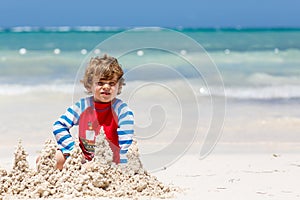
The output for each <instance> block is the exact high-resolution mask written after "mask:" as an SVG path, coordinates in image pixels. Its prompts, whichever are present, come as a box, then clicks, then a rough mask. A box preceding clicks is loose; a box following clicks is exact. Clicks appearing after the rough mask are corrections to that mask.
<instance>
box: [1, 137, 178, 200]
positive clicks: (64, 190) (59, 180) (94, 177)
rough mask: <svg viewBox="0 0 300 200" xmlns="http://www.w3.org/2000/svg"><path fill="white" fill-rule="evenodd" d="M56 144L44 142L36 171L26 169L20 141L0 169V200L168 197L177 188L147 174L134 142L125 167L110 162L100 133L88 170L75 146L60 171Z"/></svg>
mask: <svg viewBox="0 0 300 200" xmlns="http://www.w3.org/2000/svg"><path fill="white" fill-rule="evenodd" d="M56 149H57V146H56V143H54V142H53V141H52V140H47V141H46V142H45V145H44V148H43V149H42V152H41V157H40V160H39V162H38V164H37V166H36V170H34V169H30V168H29V164H28V162H27V156H28V155H27V153H26V151H25V150H24V148H23V147H22V143H21V141H19V144H18V146H17V148H16V151H15V161H14V165H13V169H12V170H11V171H6V170H4V169H1V168H0V200H2V199H10V198H12V197H13V198H14V199H15V198H20V199H24V198H29V199H37V198H54V199H56V198H63V199H68V198H75V197H111V198H112V197H127V198H138V197H143V196H149V197H157V198H169V197H172V196H174V193H175V192H176V191H178V188H176V187H174V186H170V185H168V186H166V185H164V184H163V183H162V182H160V181H159V180H157V178H156V177H155V176H152V175H151V174H150V173H148V172H147V171H146V170H145V169H144V168H143V166H142V163H141V161H140V159H139V152H138V148H137V142H136V141H134V142H133V144H132V145H131V147H130V149H129V151H128V164H126V165H122V164H121V165H117V164H115V163H114V162H112V152H111V149H110V147H109V144H108V142H107V140H106V138H105V136H104V134H99V135H98V136H97V138H96V148H95V157H94V159H93V160H92V161H91V162H90V163H89V167H86V166H85V165H84V164H82V153H81V149H80V147H79V145H78V144H76V146H75V148H74V149H73V151H72V153H71V155H70V157H69V158H68V159H67V160H66V163H65V165H64V168H63V169H62V170H57V169H55V165H56V161H55V158H54V156H55V151H56Z"/></svg>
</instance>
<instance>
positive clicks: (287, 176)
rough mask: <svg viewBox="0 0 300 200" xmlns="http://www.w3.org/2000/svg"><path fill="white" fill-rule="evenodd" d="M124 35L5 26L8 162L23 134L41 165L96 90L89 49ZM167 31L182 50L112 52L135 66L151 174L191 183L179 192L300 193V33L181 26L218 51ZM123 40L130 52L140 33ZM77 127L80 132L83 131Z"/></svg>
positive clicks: (0, 156)
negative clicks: (73, 113)
mask: <svg viewBox="0 0 300 200" xmlns="http://www.w3.org/2000/svg"><path fill="white" fill-rule="evenodd" d="M177 31H178V30H177ZM120 32H122V30H117V31H116V30H108V31H86V30H79V31H78V30H72V29H70V31H67V32H66V31H64V32H59V29H58V30H55V29H54V30H51V31H50V32H49V31H48V30H37V29H34V30H32V31H28V29H26V32H22V30H19V31H18V32H14V31H13V30H4V31H2V32H0V52H1V55H0V72H1V73H0V111H1V115H0V123H1V126H0V135H1V144H0V168H1V169H5V170H7V171H10V170H12V168H13V165H14V152H15V151H16V148H17V146H18V141H19V140H21V141H22V146H23V147H24V149H25V151H26V152H27V153H28V157H27V160H28V163H29V166H30V169H32V170H36V164H35V160H36V158H37V157H38V156H39V155H40V154H41V152H42V150H43V148H44V143H45V141H46V140H48V139H54V137H53V134H52V125H53V123H54V122H55V121H56V120H57V119H58V117H59V116H60V115H61V114H63V113H64V112H65V110H66V108H67V107H68V106H71V105H73V104H74V103H75V102H76V101H77V100H78V99H79V98H80V97H83V96H85V95H86V94H85V93H84V91H83V87H82V85H81V84H80V78H81V76H82V74H83V65H84V62H86V60H87V57H89V56H97V55H101V54H102V53H103V52H104V50H103V49H104V48H101V47H105V45H107V46H109V45H108V44H110V43H109V42H108V43H105V44H102V45H104V46H101V42H102V41H103V40H105V39H106V38H109V37H110V36H112V35H114V34H116V35H117V34H118V33H120ZM155 33H156V34H161V37H155V38H158V40H159V39H160V40H159V41H155V44H160V43H162V44H163V45H164V48H165V49H167V50H170V51H167V50H164V49H151V48H146V47H141V49H137V48H134V49H133V50H131V51H128V52H126V53H124V54H120V52H118V51H112V53H115V55H120V57H119V58H120V59H119V60H120V62H121V64H123V65H122V66H123V68H124V71H125V79H126V85H125V86H124V88H123V91H122V93H121V94H120V95H119V96H118V97H119V98H121V99H123V100H124V101H125V102H127V103H128V105H129V107H130V108H131V109H132V110H133V111H134V115H135V137H136V139H137V142H138V148H139V152H140V159H141V161H142V163H143V165H144V168H145V169H146V170H147V171H148V172H149V173H150V175H152V176H155V177H157V180H159V181H161V182H162V183H163V184H164V185H166V186H168V185H170V186H172V187H173V186H174V187H178V188H180V189H178V190H177V191H175V192H174V196H173V197H172V198H171V199H212V200H214V199H216V200H218V199H249V200H250V199H251V200H252V199H300V192H299V190H298V185H299V183H300V181H299V180H298V178H297V177H299V174H300V156H299V155H300V145H299V144H300V137H299V133H300V131H299V125H300V115H299V110H300V70H299V69H300V68H299V65H300V60H299V55H300V50H299V49H300V44H298V43H299V42H298V41H300V40H299V38H300V31H299V30H294V29H291V30H289V29H287V30H286V29H283V30H282V29H271V30H270V29H267V30H265V29H262V30H257V29H254V30H236V29H229V30H227V29H226V30H219V29H216V30H215V29H209V30H207V29H205V30H202V29H195V30H194V29H191V30H190V29H184V30H181V33H180V34H186V35H188V36H189V37H192V38H193V39H194V40H195V41H197V42H199V43H200V44H202V45H203V47H204V48H205V49H206V51H207V53H208V55H209V56H205V54H204V53H205V51H203V49H200V52H198V50H199V49H198V50H197V49H195V48H194V46H193V48H192V46H191V45H188V44H189V43H188V42H190V40H188V42H187V43H180V44H182V45H180V46H178V44H179V43H178V44H175V43H164V42H165V41H166V39H163V38H165V36H164V33H163V31H161V32H160V31H159V30H155ZM130 34H132V33H130ZM133 34H134V36H135V38H140V39H141V40H140V41H148V42H149V41H150V39H151V35H149V33H147V32H137V31H134V32H133ZM237 36H238V37H237ZM24 38H25V39H24ZM149 38H150V39H149ZM266 38H268V40H266ZM282 38H284V39H282ZM12 39H13V40H12ZM115 39H116V38H115ZM152 39H153V38H152ZM28 41H32V42H28ZM33 41H34V42H33ZM62 41H64V42H62ZM284 41H286V42H284ZM150 42H151V41H150ZM99 43H100V44H99ZM121 44H122V45H121V46H120V48H119V49H118V46H116V47H115V48H116V49H117V50H119V51H120V49H121V50H122V48H124V49H126V48H125V47H127V46H130V45H132V42H131V41H130V40H126V41H122V43H121ZM147 44H148V43H147ZM97 45H98V46H97ZM143 48H144V49H143ZM171 50H172V51H171ZM87 52H90V54H88V53H87ZM193 64H194V65H193ZM195 64H196V65H197V64H199V65H200V67H197V66H196V65H195ZM195 66H196V67H195ZM71 134H72V136H73V137H74V138H76V136H77V128H74V129H72V130H71ZM85 197H86V198H87V199H111V198H110V197H103V198H102V197H88V196H85ZM10 198H11V199H12V198H13V197H10ZM10 198H9V199H10ZM50 198H51V197H50ZM68 198H73V197H70V196H66V197H65V198H62V199H68ZM81 198H82V197H81ZM81 198H78V199H81ZM124 198H125V199H126V197H118V198H117V197H113V199H124ZM136 198H137V199H161V198H159V197H155V196H151V195H150V196H136ZM60 199H61V198H60ZM73 199H76V198H75V197H74V198H73ZM130 199H131V198H130Z"/></svg>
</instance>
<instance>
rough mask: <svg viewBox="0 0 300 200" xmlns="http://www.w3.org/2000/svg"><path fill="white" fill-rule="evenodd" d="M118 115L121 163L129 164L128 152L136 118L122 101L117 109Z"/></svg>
mask: <svg viewBox="0 0 300 200" xmlns="http://www.w3.org/2000/svg"><path fill="white" fill-rule="evenodd" d="M115 110H116V113H117V114H118V129H117V132H118V136H119V146H120V163H127V156H126V154H127V151H128V148H129V146H130V145H131V144H132V138H133V134H134V130H133V126H134V117H133V112H132V111H131V110H130V108H129V107H128V106H127V104H126V103H124V102H122V101H120V102H119V103H118V104H117V106H116V107H115Z"/></svg>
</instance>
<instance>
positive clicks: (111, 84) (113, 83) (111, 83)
mask: <svg viewBox="0 0 300 200" xmlns="http://www.w3.org/2000/svg"><path fill="white" fill-rule="evenodd" d="M116 84H117V83H116V82H109V85H110V86H115V85H116Z"/></svg>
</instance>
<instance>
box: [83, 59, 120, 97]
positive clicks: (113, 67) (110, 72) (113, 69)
mask: <svg viewBox="0 0 300 200" xmlns="http://www.w3.org/2000/svg"><path fill="white" fill-rule="evenodd" d="M123 74H124V72H123V70H122V68H121V66H120V65H119V63H118V60H117V59H116V58H114V57H111V56H109V55H107V54H105V55H104V56H103V57H99V56H97V57H93V58H91V59H90V62H89V64H88V65H87V68H86V70H85V73H84V76H83V79H82V80H81V83H83V85H84V87H85V89H86V90H87V93H88V94H91V93H92V85H93V82H94V81H95V79H96V78H97V79H98V80H100V79H104V80H111V79H113V78H114V77H115V76H116V77H117V80H118V82H119V90H118V94H120V93H121V90H122V86H123V85H125V80H124V78H123Z"/></svg>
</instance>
